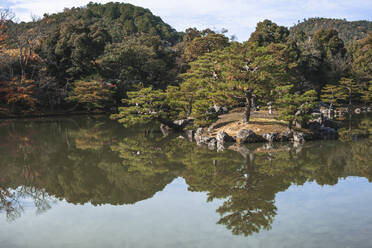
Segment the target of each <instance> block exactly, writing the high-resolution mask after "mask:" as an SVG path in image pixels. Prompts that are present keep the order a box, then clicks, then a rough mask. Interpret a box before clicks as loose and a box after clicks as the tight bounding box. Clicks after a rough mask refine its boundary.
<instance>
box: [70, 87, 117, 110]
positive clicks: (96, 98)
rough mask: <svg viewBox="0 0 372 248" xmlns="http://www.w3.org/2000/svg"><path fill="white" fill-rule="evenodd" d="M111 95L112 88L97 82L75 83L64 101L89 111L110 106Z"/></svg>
mask: <svg viewBox="0 0 372 248" xmlns="http://www.w3.org/2000/svg"><path fill="white" fill-rule="evenodd" d="M113 93H114V91H113V89H112V86H110V85H106V84H104V83H102V82H99V81H76V82H75V83H74V86H73V89H72V91H71V93H70V96H68V97H67V98H66V100H67V101H69V102H76V103H78V104H81V105H83V106H84V107H86V108H87V109H88V111H91V110H93V109H103V108H105V107H107V106H110V104H111V105H112V103H113Z"/></svg>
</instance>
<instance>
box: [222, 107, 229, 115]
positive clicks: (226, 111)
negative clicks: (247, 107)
mask: <svg viewBox="0 0 372 248" xmlns="http://www.w3.org/2000/svg"><path fill="white" fill-rule="evenodd" d="M221 110H222V114H227V113H228V112H229V110H228V108H226V107H222V108H221Z"/></svg>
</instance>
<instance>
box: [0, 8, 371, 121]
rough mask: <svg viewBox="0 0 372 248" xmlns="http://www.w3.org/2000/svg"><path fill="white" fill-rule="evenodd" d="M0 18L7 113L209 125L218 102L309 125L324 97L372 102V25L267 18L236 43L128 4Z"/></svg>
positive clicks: (1, 90) (335, 102)
mask: <svg viewBox="0 0 372 248" xmlns="http://www.w3.org/2000/svg"><path fill="white" fill-rule="evenodd" d="M0 11H1V13H0V17H1V20H0V115H2V116H9V115H13V116H14V115H16V116H18V115H24V114H45V113H54V112H74V111H77V110H79V111H88V112H91V111H97V110H99V111H104V112H107V113H115V114H114V115H112V117H113V118H117V119H119V120H120V122H122V123H124V124H128V125H132V124H136V123H138V122H147V121H151V120H154V119H156V120H158V121H160V122H163V123H166V124H167V125H172V123H173V120H177V119H180V118H191V119H194V120H195V124H196V125H208V124H210V123H212V122H213V121H215V120H216V118H217V113H216V112H213V111H210V108H211V106H214V105H220V106H222V105H223V106H227V108H229V109H232V108H235V107H238V106H245V109H246V110H245V117H244V121H245V122H249V119H250V112H251V110H254V109H255V108H256V106H257V105H260V106H267V104H268V103H271V104H273V107H274V108H275V109H277V110H278V111H279V112H280V118H282V119H283V120H286V121H288V122H289V123H291V122H293V121H294V119H295V118H297V119H301V120H303V121H305V120H306V118H308V116H306V115H307V114H306V113H308V112H309V109H311V108H312V107H313V106H314V104H315V103H316V102H318V101H319V100H322V101H324V102H328V103H330V104H331V105H332V106H342V105H346V104H348V105H351V104H352V103H356V104H364V105H367V104H369V103H370V102H371V101H372V94H371V92H372V86H371V81H372V67H371V66H372V47H371V46H372V34H368V35H367V31H368V30H369V29H370V22H350V23H349V24H348V22H345V21H339V20H330V19H309V20H308V21H306V22H305V23H301V24H298V25H296V26H295V27H293V28H291V29H288V28H287V27H284V26H280V25H277V24H276V23H273V22H272V21H270V20H264V21H262V22H259V23H258V24H257V27H256V30H255V31H254V32H253V33H252V34H251V37H250V39H249V40H248V41H245V42H237V41H234V40H230V39H229V38H228V37H226V32H225V30H222V31H215V30H211V29H205V30H198V29H196V28H193V27H190V28H188V29H186V30H185V31H184V32H178V31H176V30H174V29H173V28H172V27H170V26H169V25H168V24H166V23H164V22H163V21H162V20H161V18H159V17H156V16H154V15H153V14H152V13H151V12H150V11H149V10H146V9H144V8H140V7H136V6H133V5H130V4H123V3H107V4H95V3H90V4H88V5H87V6H85V7H81V8H72V9H65V10H64V11H63V12H62V13H58V14H52V15H44V16H43V17H42V18H40V19H37V20H36V19H35V20H33V21H32V22H28V23H23V22H22V23H16V22H14V21H13V20H14V15H13V14H12V13H11V11H9V10H5V9H0ZM327 23H328V24H327ZM321 24H322V25H323V26H322V25H321ZM331 24H332V25H333V26H332V25H331ZM353 25H354V26H353ZM356 26H357V27H358V28H354V27H356ZM352 27H353V28H352ZM332 28H335V29H332ZM337 29H339V31H337ZM343 37H346V38H345V40H349V41H350V40H353V42H350V43H349V44H347V43H346V41H345V40H344V39H343ZM360 38H362V39H360Z"/></svg>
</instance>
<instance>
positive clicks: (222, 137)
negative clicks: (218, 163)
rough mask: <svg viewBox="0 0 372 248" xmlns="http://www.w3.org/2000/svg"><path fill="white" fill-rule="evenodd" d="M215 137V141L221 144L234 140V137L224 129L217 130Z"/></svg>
mask: <svg viewBox="0 0 372 248" xmlns="http://www.w3.org/2000/svg"><path fill="white" fill-rule="evenodd" d="M216 139H217V142H218V143H220V144H222V145H223V144H225V143H228V142H234V141H235V139H234V138H233V137H231V136H230V135H228V134H227V133H226V132H224V131H221V132H218V133H217V135H216Z"/></svg>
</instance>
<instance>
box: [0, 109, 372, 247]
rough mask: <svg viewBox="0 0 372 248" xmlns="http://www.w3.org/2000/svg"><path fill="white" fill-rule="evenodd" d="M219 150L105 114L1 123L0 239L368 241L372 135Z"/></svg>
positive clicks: (361, 126) (1, 242)
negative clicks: (129, 124) (129, 125)
mask: <svg viewBox="0 0 372 248" xmlns="http://www.w3.org/2000/svg"><path fill="white" fill-rule="evenodd" d="M367 129H369V130H370V132H371V131H372V130H371V118H370V117H368V116H362V118H360V119H358V121H354V122H353V123H350V125H349V124H348V125H346V126H345V129H343V135H342V141H317V142H307V143H306V144H305V145H303V146H301V147H293V145H291V144H290V143H288V144H286V143H284V144H276V145H274V146H268V145H263V144H260V145H255V146H247V147H243V148H240V149H235V150H238V151H233V150H229V149H227V150H226V151H224V152H220V153H217V152H213V151H209V150H208V149H205V148H198V147H197V146H196V145H194V144H192V143H189V142H188V141H185V140H181V139H175V138H172V137H163V136H162V135H161V133H160V131H159V130H158V128H157V127H154V126H143V127H137V128H136V129H125V128H123V127H121V126H120V125H118V124H117V123H115V122H112V121H108V120H106V119H105V118H102V117H79V118H65V119H41V120H33V121H30V120H28V121H21V120H16V121H1V122H0V141H1V143H0V247H1V248H8V247H9V248H13V247H17V248H18V247H32V248H33V247H35V248H40V247H41V248H42V247H48V248H49V247H58V248H59V247H78V248H85V247H97V248H98V247H115V248H116V247H136V248H137V247H265V248H267V247H273V248H274V247H275V248H278V247H279V248H280V247H296V248H298V247H331V248H332V247H335V248H340V247H357V248H363V247H366V248H371V247H372V239H371V237H372V208H371V206H372V183H370V182H372V139H362V140H356V138H355V135H354V134H355V133H357V134H360V133H361V132H363V131H365V130H367Z"/></svg>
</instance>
